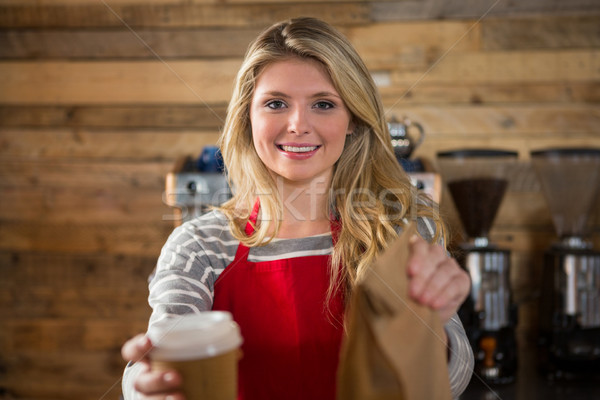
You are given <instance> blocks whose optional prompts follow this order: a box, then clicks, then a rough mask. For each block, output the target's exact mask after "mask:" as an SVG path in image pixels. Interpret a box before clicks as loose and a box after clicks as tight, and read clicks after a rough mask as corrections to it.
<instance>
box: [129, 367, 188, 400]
mask: <svg viewBox="0 0 600 400" xmlns="http://www.w3.org/2000/svg"><path fill="white" fill-rule="evenodd" d="M181 382H182V380H181V376H180V375H179V374H178V373H177V372H176V371H156V370H151V371H147V372H144V373H141V374H140V375H139V376H138V377H137V379H136V380H135V383H134V388H135V390H137V391H138V392H140V393H142V394H144V395H146V396H156V395H162V396H166V395H168V394H169V395H173V394H175V393H177V391H178V390H179V389H180V388H181Z"/></svg>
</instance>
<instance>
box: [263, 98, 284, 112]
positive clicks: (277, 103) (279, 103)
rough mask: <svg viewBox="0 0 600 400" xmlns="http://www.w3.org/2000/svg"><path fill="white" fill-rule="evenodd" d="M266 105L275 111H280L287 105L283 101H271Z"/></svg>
mask: <svg viewBox="0 0 600 400" xmlns="http://www.w3.org/2000/svg"><path fill="white" fill-rule="evenodd" d="M266 105H267V107H269V108H271V109H273V110H278V109H280V108H283V107H285V103H284V102H283V101H281V100H273V101H269V102H268V103H267V104H266Z"/></svg>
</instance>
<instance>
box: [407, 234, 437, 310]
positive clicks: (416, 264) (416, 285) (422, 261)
mask: <svg viewBox="0 0 600 400" xmlns="http://www.w3.org/2000/svg"><path fill="white" fill-rule="evenodd" d="M446 259H447V256H446V254H445V252H444V251H443V249H441V247H439V246H433V245H430V244H428V243H427V242H425V241H419V242H416V243H415V244H414V246H413V250H412V254H411V256H410V258H409V261H408V265H407V268H408V271H409V276H410V277H411V279H410V282H409V293H410V295H411V296H412V297H413V298H415V299H419V298H420V297H421V296H422V295H423V293H424V291H425V290H426V287H427V284H428V282H429V281H430V280H431V279H432V278H433V277H434V276H435V275H436V274H437V270H438V268H439V265H440V264H441V263H443V262H444V261H445V260H446Z"/></svg>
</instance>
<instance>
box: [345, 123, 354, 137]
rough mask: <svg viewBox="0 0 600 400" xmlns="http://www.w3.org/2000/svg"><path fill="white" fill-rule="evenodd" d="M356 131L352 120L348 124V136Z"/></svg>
mask: <svg viewBox="0 0 600 400" xmlns="http://www.w3.org/2000/svg"><path fill="white" fill-rule="evenodd" d="M353 133H354V122H352V121H350V123H349V124H348V130H347V131H346V136H350V135H352V134H353Z"/></svg>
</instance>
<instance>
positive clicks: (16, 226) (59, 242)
mask: <svg viewBox="0 0 600 400" xmlns="http://www.w3.org/2000/svg"><path fill="white" fill-rule="evenodd" d="M172 230H173V221H172V220H171V221H170V220H165V221H162V220H158V219H157V220H153V221H148V222H146V223H145V224H135V225H127V224H102V225H98V224H94V225H79V224H78V225H65V224H47V223H23V222H10V221H3V222H2V224H0V250H14V251H48V252H51V251H58V252H72V253H80V254H81V253H107V254H130V255H147V256H153V257H158V255H159V253H160V249H161V248H162V246H163V244H164V243H165V241H166V240H167V237H168V235H169V234H170V233H171V231H172Z"/></svg>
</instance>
